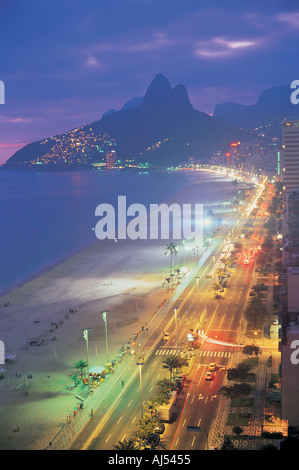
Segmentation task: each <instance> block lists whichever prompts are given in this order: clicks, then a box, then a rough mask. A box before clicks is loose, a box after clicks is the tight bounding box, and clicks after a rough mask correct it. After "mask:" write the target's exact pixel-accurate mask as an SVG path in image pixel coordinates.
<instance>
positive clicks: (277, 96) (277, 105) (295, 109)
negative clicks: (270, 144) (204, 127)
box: [214, 85, 299, 137]
mask: <svg viewBox="0 0 299 470" xmlns="http://www.w3.org/2000/svg"><path fill="white" fill-rule="evenodd" d="M291 93H292V90H291V89H290V86H289V85H283V86H277V87H272V88H269V89H268V90H265V91H264V92H262V93H261V95H260V96H259V99H258V101H257V103H255V104H253V105H243V104H238V103H223V104H219V105H217V106H216V107H215V110H214V116H215V117H217V118H218V119H221V120H223V121H224V122H226V123H227V124H230V125H231V126H239V127H241V128H242V129H246V130H249V131H253V130H254V129H257V128H259V129H260V130H261V131H262V132H264V133H266V134H267V135H269V136H271V137H274V136H280V135H281V123H282V121H283V120H284V119H285V118H286V119H299V105H294V104H292V103H291V99H290V97H291Z"/></svg>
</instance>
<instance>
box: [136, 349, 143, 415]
mask: <svg viewBox="0 0 299 470" xmlns="http://www.w3.org/2000/svg"><path fill="white" fill-rule="evenodd" d="M136 365H137V366H139V379H140V408H141V419H142V418H143V399H142V376H141V366H143V365H144V358H143V357H140V358H139V361H138V362H136Z"/></svg>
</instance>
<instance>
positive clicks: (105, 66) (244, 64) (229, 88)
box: [0, 0, 299, 162]
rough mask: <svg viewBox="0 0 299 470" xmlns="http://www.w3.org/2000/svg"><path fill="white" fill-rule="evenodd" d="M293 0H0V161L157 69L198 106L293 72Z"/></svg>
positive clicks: (123, 97)
mask: <svg viewBox="0 0 299 470" xmlns="http://www.w3.org/2000/svg"><path fill="white" fill-rule="evenodd" d="M298 60H299V0H251V1H250V2H247V1H244V0H243V1H242V0H215V1H213V0H109V1H104V0H84V1H79V0H73V1H69V0H26V1H25V0H14V1H11V0H0V80H2V81H3V82H4V83H5V88H6V89H5V92H6V93H5V95H6V96H5V98H6V103H5V104H4V105H3V104H2V105H0V162H4V161H5V160H7V158H9V157H10V156H11V155H12V154H13V153H14V152H15V151H16V150H17V149H19V148H21V147H22V146H24V145H25V144H26V143H29V142H32V141H35V140H39V139H43V138H45V137H49V136H52V135H56V134H60V133H63V132H65V131H68V130H70V129H72V128H74V127H77V126H80V125H83V124H87V123H90V122H93V121H96V120H98V119H100V118H101V117H102V114H103V113H104V112H106V111H107V110H108V109H110V108H113V109H116V110H118V109H120V108H121V107H122V106H123V105H124V104H125V102H127V101H129V100H130V99H131V98H132V97H141V96H144V94H145V91H146V89H147V87H148V86H149V84H150V82H151V81H152V80H153V78H154V77H155V76H156V74H157V73H160V72H161V73H163V74H164V75H165V76H166V77H167V78H168V80H169V81H170V83H171V85H172V86H175V85H177V84H180V83H182V84H184V85H185V86H186V88H187V91H188V94H189V98H190V101H191V103H192V105H193V106H194V108H196V109H198V110H199V111H203V112H206V113H210V114H212V113H213V111H214V107H215V105H216V104H219V103H223V102H227V101H235V102H239V103H242V104H254V103H255V102H256V101H257V99H258V96H259V94H260V93H261V92H262V91H263V90H265V89H267V88H270V87H272V86H276V85H288V84H290V83H291V82H292V81H293V80H295V79H299V66H298V64H299V62H298Z"/></svg>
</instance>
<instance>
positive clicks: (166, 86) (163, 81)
mask: <svg viewBox="0 0 299 470" xmlns="http://www.w3.org/2000/svg"><path fill="white" fill-rule="evenodd" d="M170 91H171V86H170V83H169V81H168V80H167V78H166V77H165V76H164V75H163V74H162V73H158V75H156V76H155V78H154V79H153V81H152V82H151V84H150V86H149V87H148V89H147V91H146V94H145V97H144V101H145V102H146V101H148V100H150V101H152V100H156V99H158V100H159V99H161V98H162V97H163V96H165V94H168V93H169V92H170Z"/></svg>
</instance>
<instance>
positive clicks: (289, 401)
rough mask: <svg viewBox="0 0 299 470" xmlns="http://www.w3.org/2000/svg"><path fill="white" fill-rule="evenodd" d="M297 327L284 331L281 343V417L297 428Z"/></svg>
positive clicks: (298, 366)
mask: <svg viewBox="0 0 299 470" xmlns="http://www.w3.org/2000/svg"><path fill="white" fill-rule="evenodd" d="M298 344H299V325H292V326H289V327H288V328H287V329H286V334H285V338H284V339H283V341H282V343H281V417H282V419H284V420H287V421H288V425H289V426H294V427H299V400H298V396H299V360H298V358H299V349H298Z"/></svg>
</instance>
